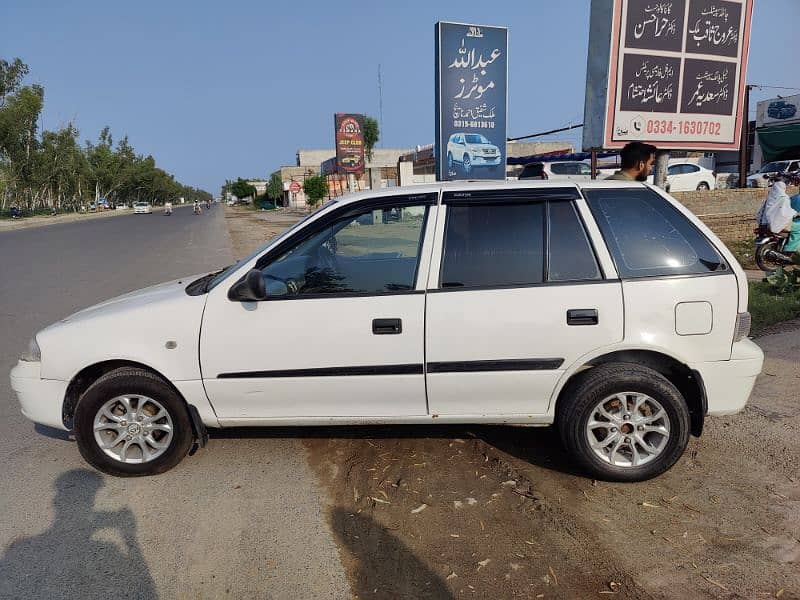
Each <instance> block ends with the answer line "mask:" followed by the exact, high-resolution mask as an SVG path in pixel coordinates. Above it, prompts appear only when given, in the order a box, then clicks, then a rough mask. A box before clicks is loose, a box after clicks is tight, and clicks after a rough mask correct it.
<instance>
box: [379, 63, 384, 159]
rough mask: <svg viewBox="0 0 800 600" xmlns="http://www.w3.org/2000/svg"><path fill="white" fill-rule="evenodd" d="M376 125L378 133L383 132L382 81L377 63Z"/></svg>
mask: <svg viewBox="0 0 800 600" xmlns="http://www.w3.org/2000/svg"><path fill="white" fill-rule="evenodd" d="M378 126H379V127H380V133H381V134H383V81H381V64H380V63H378ZM380 142H381V148H383V135H381V136H380Z"/></svg>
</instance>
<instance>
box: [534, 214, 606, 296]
mask: <svg viewBox="0 0 800 600" xmlns="http://www.w3.org/2000/svg"><path fill="white" fill-rule="evenodd" d="M549 216H550V229H549V230H548V235H547V239H548V246H549V248H548V270H547V273H548V280H549V281H575V280H587V279H600V278H601V277H602V275H601V273H600V267H598V265H597V259H596V258H595V255H594V250H593V249H592V246H591V244H590V243H589V238H587V237H586V231H585V230H584V228H583V223H581V220H580V218H579V217H578V214H577V213H576V212H575V207H574V206H573V204H572V202H550V208H549Z"/></svg>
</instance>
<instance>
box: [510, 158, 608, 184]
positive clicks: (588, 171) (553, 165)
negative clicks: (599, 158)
mask: <svg viewBox="0 0 800 600" xmlns="http://www.w3.org/2000/svg"><path fill="white" fill-rule="evenodd" d="M598 177H601V176H600V175H598ZM519 179H553V180H561V181H590V180H591V179H592V168H591V167H590V166H589V164H587V163H585V162H582V161H565V162H533V163H529V164H527V165H525V166H524V167H523V169H522V172H521V173H520V174H519Z"/></svg>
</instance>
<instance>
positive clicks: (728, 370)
mask: <svg viewBox="0 0 800 600" xmlns="http://www.w3.org/2000/svg"><path fill="white" fill-rule="evenodd" d="M747 290H748V288H747V278H746V276H745V274H744V272H743V271H742V269H741V267H740V266H739V264H738V263H737V262H736V259H735V258H734V256H733V254H731V252H730V251H729V250H728V249H727V248H726V247H725V246H724V245H723V244H722V242H720V240H719V239H718V238H717V237H716V236H715V235H714V234H713V233H712V232H711V231H710V230H709V229H708V228H707V227H706V226H705V225H704V224H703V223H702V222H700V221H699V220H698V219H697V218H696V217H695V216H694V215H693V214H692V213H691V212H690V211H688V210H686V209H685V208H683V207H682V206H681V205H680V204H678V203H677V202H676V201H675V200H673V199H672V198H671V197H670V196H669V195H668V194H666V193H664V192H662V191H660V190H657V189H654V188H652V187H650V186H648V185H645V184H641V183H628V182H617V181H594V182H589V183H585V184H582V185H580V186H578V185H575V184H568V183H563V182H560V183H557V184H554V183H552V182H551V183H541V182H536V183H533V182H516V183H507V182H498V183H484V184H475V183H473V184H469V183H453V184H443V185H442V184H438V185H426V186H422V185H421V186H414V187H413V188H393V189H391V190H381V191H376V192H369V193H361V194H356V195H352V196H346V197H344V198H342V199H340V200H338V201H335V202H331V203H329V204H327V205H325V206H324V207H323V208H321V209H319V210H318V211H316V212H314V213H312V214H311V215H310V216H308V217H307V218H306V219H305V220H304V221H302V222H301V223H299V224H297V225H295V226H294V227H292V228H291V229H289V230H288V231H286V232H285V233H283V234H282V235H280V236H278V237H277V238H275V239H274V240H272V241H270V242H269V243H267V245H265V246H264V247H262V248H259V249H258V250H257V251H256V252H255V253H253V254H252V255H251V256H250V257H249V258H245V259H243V260H241V261H240V262H238V263H236V264H235V265H232V266H230V267H228V268H226V269H224V270H222V271H220V272H217V273H211V274H208V275H204V276H202V277H195V278H187V279H181V280H178V281H173V282H170V283H164V284H161V285H157V286H155V287H151V288H147V289H144V290H140V291H137V292H132V293H130V294H127V295H124V296H121V297H118V298H115V299H112V300H108V301H106V302H102V303H100V304H98V305H96V306H93V307H91V308H87V309H85V310H82V311H80V312H78V313H76V314H74V315H72V316H71V317H68V318H66V319H64V320H62V321H59V322H58V323H55V324H53V325H51V326H49V327H47V328H45V329H43V330H42V331H40V332H38V333H37V334H36V335H35V337H34V338H33V339H32V340H31V344H30V348H29V349H28V350H27V351H26V352H25V354H24V355H23V356H22V358H21V359H20V361H19V362H18V364H17V365H16V366H15V367H14V369H13V371H12V372H11V384H12V387H13V389H14V390H15V392H16V393H17V395H18V397H19V401H20V404H21V406H22V412H23V413H24V414H25V415H26V416H27V417H28V418H29V419H31V420H33V421H35V422H37V423H42V424H45V425H49V426H51V427H57V428H60V429H67V430H73V431H74V433H75V437H76V439H77V442H78V448H79V450H80V452H81V454H82V455H83V457H84V458H85V459H86V460H87V461H88V462H89V463H91V464H92V465H94V466H95V467H97V468H98V469H101V470H103V471H105V472H108V473H112V474H116V475H128V476H129V475H144V474H152V473H159V472H162V471H166V470H167V469H169V468H171V467H173V466H174V465H176V464H177V463H178V462H180V460H181V459H182V458H183V457H184V456H185V455H186V454H187V452H188V451H189V449H190V448H191V447H192V445H193V443H197V444H199V445H203V443H204V441H205V439H206V435H207V433H206V430H207V429H206V428H212V427H213V428H219V427H233V426H269V425H280V426H287V425H334V424H337V425H358V424H376V423H382V424H401V423H405V424H409V423H410V424H431V423H461V424H463V423H495V424H497V423H502V424H509V425H536V426H544V425H552V424H555V425H556V426H557V427H558V429H559V431H560V433H561V438H562V440H563V443H564V446H565V448H566V449H567V451H568V452H569V454H570V455H571V456H572V457H573V458H574V460H575V461H577V463H579V464H580V465H581V466H582V467H583V469H584V470H585V471H586V472H587V473H588V474H590V475H591V476H593V477H601V478H605V479H612V480H622V481H637V480H643V479H647V478H649V477H653V476H655V475H658V474H659V473H662V472H663V471H665V470H666V469H668V468H670V467H671V466H672V465H673V464H674V463H675V462H676V461H677V460H678V458H679V457H680V456H681V454H682V453H683V451H684V449H685V448H686V445H687V442H688V440H689V436H690V434H694V435H700V433H701V432H702V429H703V423H704V420H705V418H706V416H707V415H727V414H732V413H736V412H738V411H741V410H742V409H743V407H744V406H745V403H746V402H747V399H748V397H749V395H750V392H751V390H752V387H753V384H754V382H755V379H756V376H757V375H758V374H759V373H760V371H761V366H762V361H763V355H762V352H761V350H760V349H759V348H758V346H756V345H755V344H754V343H753V342H751V341H750V340H749V339H748V338H747V335H748V332H749V324H750V315H749V314H748V312H747ZM231 348H236V351H235V352H231Z"/></svg>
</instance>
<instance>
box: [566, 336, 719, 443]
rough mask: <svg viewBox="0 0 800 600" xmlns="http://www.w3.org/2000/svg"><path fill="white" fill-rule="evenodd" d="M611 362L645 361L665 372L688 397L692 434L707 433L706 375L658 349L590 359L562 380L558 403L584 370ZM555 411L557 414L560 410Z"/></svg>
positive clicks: (667, 377) (656, 369)
mask: <svg viewBox="0 0 800 600" xmlns="http://www.w3.org/2000/svg"><path fill="white" fill-rule="evenodd" d="M609 363H632V364H637V365H642V366H645V367H649V368H650V369H653V370H654V371H656V372H658V373H660V374H661V375H663V376H664V377H665V378H666V379H667V380H668V381H669V382H670V383H672V385H674V386H675V387H676V388H677V389H678V391H679V392H680V393H681V395H682V396H683V398H684V400H686V404H687V406H688V408H689V416H690V419H691V433H692V435H694V436H695V437H699V436H700V435H701V434H702V433H703V424H704V422H705V415H706V412H707V411H708V400H707V396H706V389H705V384H704V383H703V378H702V376H701V375H700V373H698V372H697V371H696V370H694V369H692V368H691V367H689V366H688V365H687V364H686V363H684V362H682V361H680V360H678V359H677V358H675V357H673V356H670V355H668V354H664V353H662V352H658V351H655V350H643V349H624V350H615V351H612V352H607V353H605V354H601V355H599V356H596V357H594V358H591V359H588V360H586V361H585V362H584V363H583V364H581V365H580V366H579V367H578V368H576V369H573V370H572V372H571V373H570V374H569V376H568V377H567V378H566V380H565V381H564V382H563V383H562V384H561V388H560V389H559V390H558V392H557V395H556V402H555V404H556V405H557V404H558V403H559V402H560V401H561V399H562V398H563V397H564V396H566V395H568V394H569V393H570V391H571V390H572V388H573V387H574V385H575V384H576V383H577V381H578V380H579V378H580V376H581V374H582V373H584V372H586V370H588V369H592V368H594V367H599V366H600V365H604V364H609ZM554 414H557V410H556V411H555V413H554Z"/></svg>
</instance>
